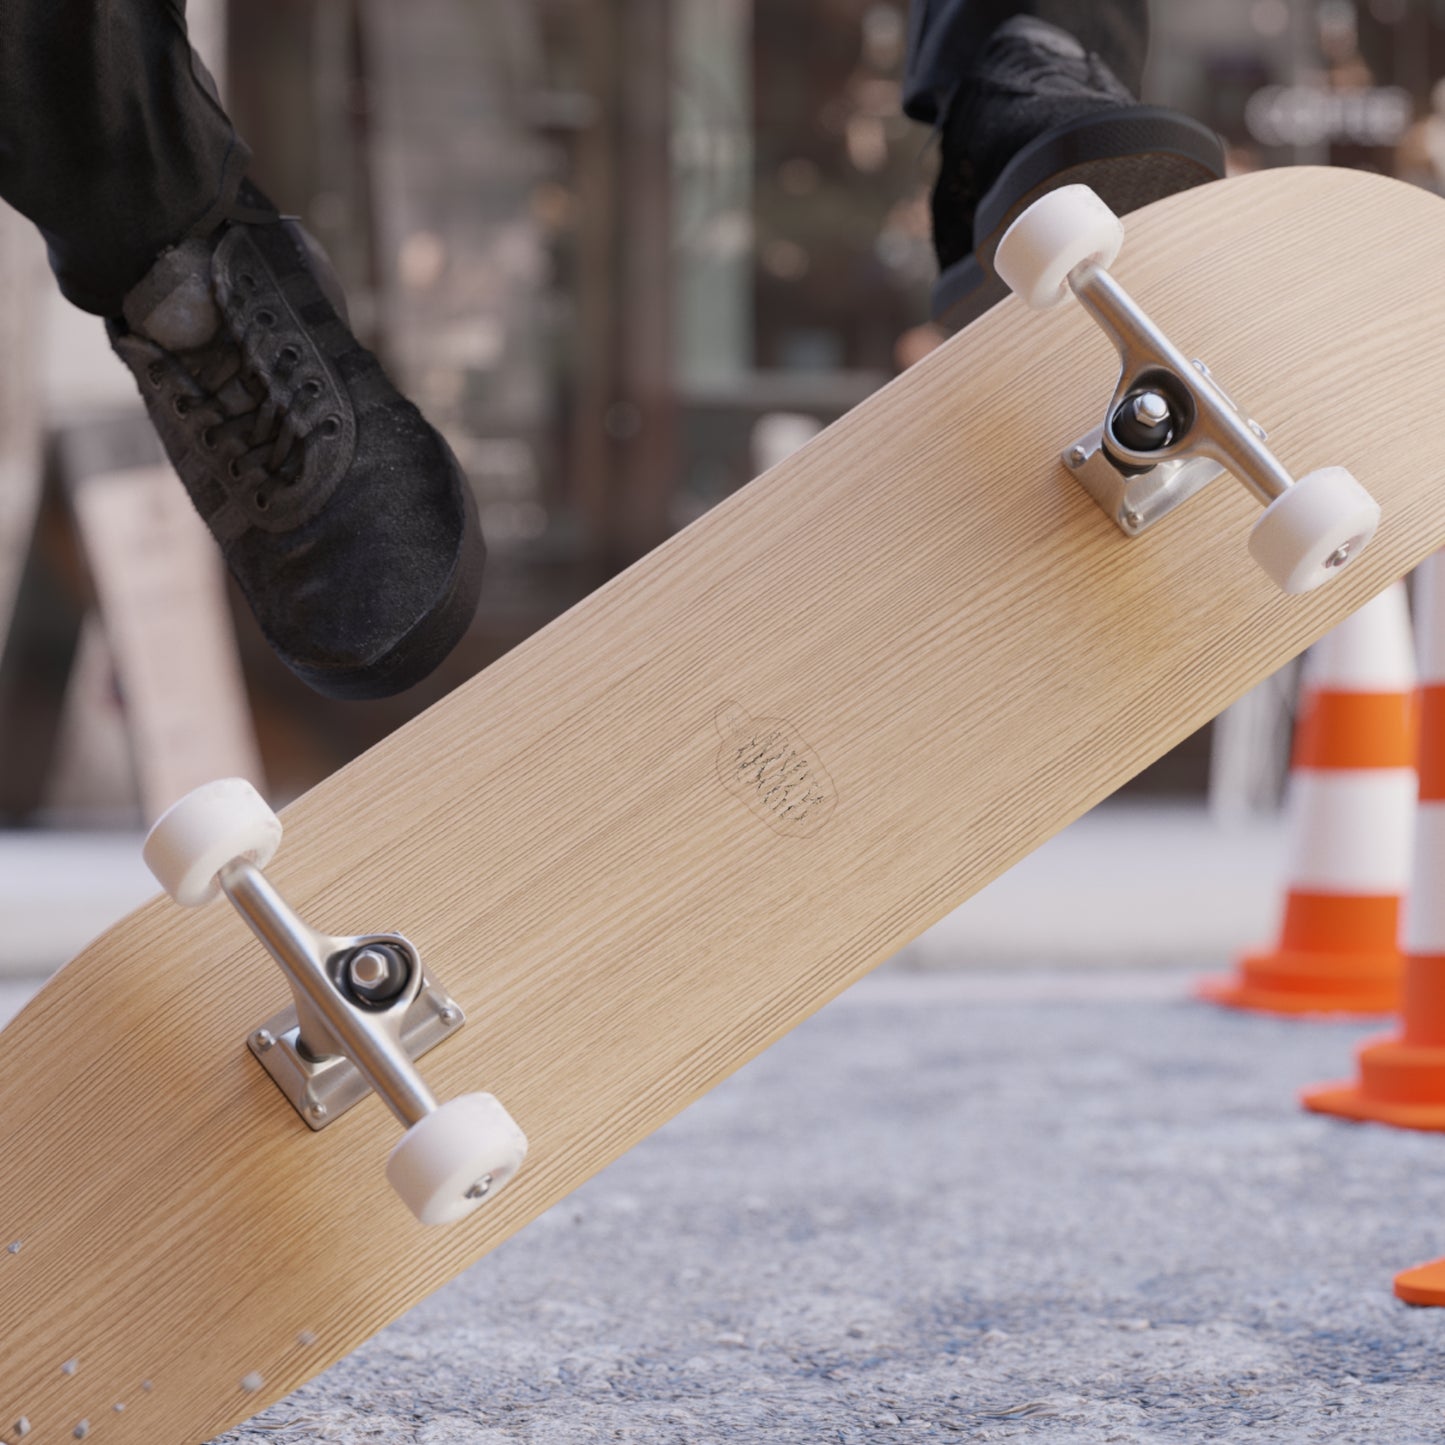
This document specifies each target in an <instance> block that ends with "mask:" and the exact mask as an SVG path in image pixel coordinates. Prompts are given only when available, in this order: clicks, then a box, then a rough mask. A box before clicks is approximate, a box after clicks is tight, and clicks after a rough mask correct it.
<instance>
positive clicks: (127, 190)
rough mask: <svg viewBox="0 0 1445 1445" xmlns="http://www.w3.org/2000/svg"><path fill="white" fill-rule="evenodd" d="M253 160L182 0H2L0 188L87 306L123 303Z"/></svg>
mask: <svg viewBox="0 0 1445 1445" xmlns="http://www.w3.org/2000/svg"><path fill="white" fill-rule="evenodd" d="M249 159H250V152H249V151H248V150H247V149H246V146H245V144H244V143H243V142H242V141H241V140H240V139H239V137H238V136H237V135H236V132H235V130H234V129H233V128H232V125H231V122H230V121H229V120H228V119H227V117H226V113H225V112H224V111H223V110H222V109H221V106H220V103H219V101H218V100H217V99H216V91H215V86H214V84H213V83H212V81H211V77H210V75H209V74H208V73H207V72H206V69H205V67H204V66H203V65H202V64H201V62H200V60H199V58H198V57H197V56H196V54H195V52H194V51H193V50H192V49H191V46H190V42H189V40H188V39H187V37H186V21H185V7H184V0H0V198H3V199H4V200H5V201H7V202H9V204H10V205H12V206H14V207H15V209H16V210H17V211H20V212H21V213H22V214H23V215H26V216H28V217H29V218H30V219H31V220H32V221H34V222H35V224H36V225H37V226H39V227H40V230H41V232H42V233H43V234H44V236H45V240H46V243H47V245H48V246H49V248H50V264H51V265H52V266H53V267H54V269H55V274H56V277H57V278H58V279H59V281H60V289H61V290H62V291H64V292H65V294H66V296H68V297H69V298H70V300H72V301H73V302H75V304H76V305H77V306H81V307H83V308H84V309H85V310H87V311H94V312H97V313H99V314H100V315H102V316H114V315H117V314H118V313H119V311H120V303H121V298H122V297H123V296H124V295H125V293H126V292H127V291H128V290H129V289H130V288H131V286H133V285H134V284H135V283H136V282H137V281H138V280H140V278H141V277H142V276H143V275H145V273H146V272H147V271H148V270H149V269H150V266H151V263H152V262H153V261H154V260H155V258H156V256H157V254H158V253H159V252H161V251H163V250H164V249H165V248H166V247H167V246H173V245H175V244H176V242H177V241H179V240H182V239H183V238H184V237H186V236H188V235H192V234H201V235H204V234H205V233H206V232H207V231H209V230H211V229H212V228H213V227H214V226H215V225H216V224H217V222H218V221H219V220H220V219H221V216H222V215H223V213H224V212H225V210H226V208H227V207H228V206H229V205H230V204H231V202H232V200H233V199H234V198H235V194H236V187H237V186H238V185H239V184H240V181H241V177H242V175H243V174H244V171H245V167H246V164H247V162H248V161H249Z"/></svg>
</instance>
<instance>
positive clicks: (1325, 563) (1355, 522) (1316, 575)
mask: <svg viewBox="0 0 1445 1445" xmlns="http://www.w3.org/2000/svg"><path fill="white" fill-rule="evenodd" d="M1379 525H1380V505H1379V503H1378V502H1376V501H1375V499H1374V498H1373V497H1372V496H1371V495H1370V494H1369V493H1368V492H1367V491H1366V490H1365V489H1364V488H1363V487H1362V486H1361V485H1360V484H1359V483H1358V482H1357V481H1356V480H1355V479H1354V477H1352V476H1351V475H1350V474H1349V472H1347V471H1346V470H1345V468H1344V467H1321V468H1320V469H1319V470H1318V471H1314V472H1309V473H1307V474H1306V475H1305V476H1303V477H1301V478H1300V479H1299V481H1297V482H1296V483H1295V484H1294V486H1292V487H1291V488H1290V489H1289V490H1288V491H1287V492H1285V493H1284V494H1283V495H1281V496H1278V497H1276V498H1275V499H1274V501H1272V502H1271V503H1270V504H1269V506H1267V507H1266V508H1265V509H1264V513H1263V515H1262V516H1261V517H1260V519H1259V520H1258V521H1257V522H1256V523H1255V524H1254V529H1253V530H1252V531H1251V532H1250V534H1249V550H1250V553H1251V555H1252V556H1253V557H1254V560H1255V561H1256V562H1258V563H1259V565H1260V566H1261V567H1262V568H1263V569H1264V570H1265V571H1266V572H1267V573H1268V574H1269V576H1270V579H1271V580H1272V581H1273V582H1274V584H1275V585H1276V586H1277V587H1279V588H1280V590H1281V591H1284V592H1308V591H1309V590H1310V589H1311V588H1313V587H1318V586H1319V585H1320V583H1321V582H1328V581H1329V580H1330V578H1331V577H1335V576H1337V575H1338V574H1339V573H1340V572H1341V571H1342V570H1343V569H1344V568H1345V567H1347V566H1348V565H1349V564H1350V563H1351V562H1353V561H1354V560H1355V558H1356V557H1358V556H1359V555H1360V553H1361V552H1363V551H1364V550H1365V547H1366V546H1367V545H1368V543H1369V540H1370V538H1371V537H1373V536H1374V535H1375V528H1376V527H1378V526H1379Z"/></svg>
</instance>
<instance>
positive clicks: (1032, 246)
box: [995, 185, 1380, 592]
mask: <svg viewBox="0 0 1445 1445" xmlns="http://www.w3.org/2000/svg"><path fill="white" fill-rule="evenodd" d="M1123 239H1124V228H1123V225H1122V224H1121V222H1120V221H1119V218H1118V217H1117V216H1116V215H1114V213H1113V212H1112V211H1111V210H1110V209H1109V208H1108V207H1107V206H1106V205H1105V204H1104V203H1103V201H1101V200H1100V199H1099V198H1098V196H1096V195H1095V194H1094V192H1093V191H1091V190H1090V189H1089V188H1088V187H1087V186H1080V185H1073V186H1062V187H1060V188H1059V189H1058V190H1055V191H1049V192H1048V193H1046V194H1045V195H1043V196H1042V197H1040V198H1039V199H1038V200H1037V201H1035V202H1034V203H1033V205H1031V206H1030V207H1029V208H1028V209H1027V210H1026V211H1024V212H1022V213H1021V214H1020V215H1019V216H1018V218H1017V219H1016V220H1015V221H1014V222H1013V224H1012V225H1011V226H1010V227H1009V228H1008V230H1007V231H1006V232H1005V233H1004V235H1003V238H1002V239H1001V240H1000V242H999V244H998V249H997V252H996V254H995V266H996V269H997V271H998V274H999V275H1000V276H1001V277H1002V278H1003V279H1004V280H1005V281H1006V282H1007V283H1008V284H1009V286H1010V287H1011V288H1012V289H1013V291H1014V292H1015V293H1016V294H1017V295H1018V296H1020V297H1021V298H1022V299H1023V301H1024V302H1025V303H1026V304H1028V305H1029V306H1031V307H1034V308H1035V309H1040V310H1042V309H1047V308H1049V307H1052V306H1055V305H1057V304H1058V303H1059V302H1060V301H1062V300H1064V299H1065V298H1066V297H1067V296H1068V295H1069V293H1070V292H1072V293H1073V295H1074V296H1075V297H1077V298H1078V301H1079V303H1080V304H1081V305H1082V306H1083V307H1084V309H1085V310H1086V311H1087V312H1088V313H1089V314H1090V316H1092V317H1093V318H1094V320H1095V321H1096V322H1097V323H1098V325H1099V327H1100V329H1101V330H1102V331H1103V332H1104V334H1105V335H1106V336H1108V338H1109V339H1110V340H1111V341H1112V342H1113V343H1114V345H1115V347H1116V348H1117V349H1118V352H1119V378H1118V381H1117V383H1116V384H1115V387H1114V395H1113V397H1112V399H1111V400H1110V402H1109V405H1108V408H1107V410H1106V411H1105V414H1104V420H1103V422H1102V423H1100V425H1098V426H1096V427H1095V428H1094V429H1093V430H1092V431H1090V432H1089V433H1088V434H1087V435H1085V436H1083V437H1081V438H1080V439H1079V440H1078V441H1076V442H1074V443H1073V444H1072V445H1071V446H1068V447H1066V448H1065V449H1064V452H1063V462H1064V465H1065V466H1066V467H1067V468H1068V469H1069V471H1070V472H1072V473H1073V475H1074V476H1075V478H1077V480H1078V481H1079V482H1080V484H1081V485H1082V486H1083V487H1084V489H1085V490H1086V491H1087V492H1088V493H1089V495H1090V496H1091V497H1093V499H1094V500H1095V502H1097V503H1098V504H1099V506H1100V507H1101V508H1102V509H1103V511H1104V512H1105V513H1106V515H1108V516H1109V517H1110V518H1111V519H1112V520H1113V522H1114V523H1115V525H1116V526H1117V527H1118V528H1119V529H1120V531H1122V532H1124V533H1125V535H1127V536H1130V537H1137V536H1138V535H1139V534H1140V533H1142V532H1144V531H1147V530H1148V528H1150V527H1151V526H1153V525H1154V523H1155V522H1157V521H1159V520H1160V518H1162V517H1164V516H1167V515H1168V514H1169V513H1170V512H1171V511H1173V510H1174V508H1175V507H1177V506H1179V505H1180V504H1181V503H1183V502H1185V501H1187V500H1188V499H1189V498H1190V497H1192V496H1193V495H1194V494H1195V493H1196V492H1198V491H1199V490H1200V489H1201V488H1203V487H1205V486H1207V485H1208V484H1209V483H1210V482H1212V481H1214V480H1215V478H1216V477H1219V476H1220V475H1222V474H1223V473H1224V472H1225V471H1229V472H1232V473H1233V474H1234V476H1235V477H1237V478H1238V479H1239V481H1240V482H1242V483H1243V484H1244V486H1245V487H1246V488H1247V489H1248V490H1249V491H1250V492H1251V493H1252V494H1253V495H1254V497H1255V498H1256V499H1257V500H1258V501H1259V502H1261V503H1262V504H1263V505H1264V509H1265V510H1264V513H1263V515H1262V516H1261V517H1260V518H1259V520H1258V521H1257V522H1256V523H1255V525H1254V528H1253V530H1252V531H1251V533H1250V537H1249V550H1250V552H1251V553H1252V554H1253V556H1254V559H1255V561H1256V562H1257V563H1258V564H1259V565H1260V566H1261V567H1262V568H1263V570H1264V571H1265V572H1266V573H1268V574H1269V576H1270V578H1271V579H1272V580H1273V581H1274V582H1275V583H1276V585H1277V586H1279V587H1280V588H1281V589H1282V590H1283V591H1285V592H1307V591H1309V590H1310V589H1311V588H1313V587H1317V586H1319V585H1320V583H1322V582H1326V581H1328V580H1329V579H1330V578H1331V577H1332V576H1335V575H1336V574H1337V573H1338V572H1339V571H1341V570H1342V569H1343V568H1344V567H1346V566H1348V565H1349V564H1350V563H1351V562H1353V561H1354V560H1355V558H1356V557H1358V556H1359V555H1360V553H1361V552H1362V551H1364V549H1365V546H1366V545H1367V544H1368V542H1369V540H1370V538H1371V537H1372V536H1374V533H1375V529H1376V527H1378V525H1379V521H1380V508H1379V506H1378V505H1377V504H1376V502H1375V500H1374V499H1373V498H1372V497H1371V496H1370V494H1369V493H1368V492H1367V491H1366V490H1365V489H1364V488H1363V487H1362V486H1361V485H1360V484H1359V483H1358V482H1357V481H1356V480H1355V479H1354V477H1352V476H1351V475H1350V473H1349V472H1348V471H1346V470H1345V468H1344V467H1321V468H1319V469H1317V470H1315V471H1312V472H1309V473H1307V474H1306V475H1305V476H1303V477H1301V478H1299V480H1298V481H1296V480H1295V478H1294V477H1292V476H1291V475H1290V473H1289V472H1288V471H1287V470H1286V469H1285V467H1284V466H1283V465H1282V464H1281V463H1280V461H1279V459H1278V458H1277V457H1276V456H1275V455H1274V453H1273V452H1271V451H1270V449H1269V448H1268V447H1267V446H1266V445H1265V440H1266V433H1265V431H1264V428H1263V427H1261V426H1260V425H1259V424H1258V423H1257V422H1255V421H1252V420H1250V419H1249V418H1248V417H1247V416H1245V415H1244V413H1243V412H1242V411H1241V410H1240V408H1239V407H1238V406H1237V405H1236V404H1235V402H1234V401H1233V399H1232V398H1231V397H1230V396H1229V395H1228V393H1227V392H1226V391H1225V390H1224V388H1223V387H1221V386H1220V385H1219V383H1218V382H1217V381H1216V380H1215V379H1214V377H1213V376H1212V375H1211V373H1210V370H1209V368H1208V367H1207V366H1206V365H1205V364H1204V363H1203V362H1202V361H1197V360H1196V361H1189V360H1186V358H1185V357H1184V355H1183V353H1182V352H1180V351H1179V350H1178V348H1177V347H1175V346H1174V344H1173V343H1172V342H1171V341H1170V340H1169V338H1168V337H1167V336H1165V335H1164V333H1163V332H1162V331H1160V330H1159V328H1158V327H1157V326H1155V324H1154V323H1153V322H1152V321H1151V320H1150V319H1149V317H1148V316H1147V315H1146V314H1145V313H1144V311H1143V310H1142V309H1141V308H1140V306H1139V305H1138V303H1137V302H1135V301H1134V299H1133V298H1132V297H1131V296H1130V295H1129V293H1128V292H1127V291H1125V289H1124V288H1123V286H1121V285H1120V284H1119V282H1118V281H1116V280H1115V279H1114V277H1113V276H1112V275H1111V274H1110V272H1109V269H1108V268H1109V265H1110V263H1111V262H1112V261H1113V260H1114V258H1115V256H1117V255H1118V253H1119V249H1120V247H1121V246H1122V244H1123Z"/></svg>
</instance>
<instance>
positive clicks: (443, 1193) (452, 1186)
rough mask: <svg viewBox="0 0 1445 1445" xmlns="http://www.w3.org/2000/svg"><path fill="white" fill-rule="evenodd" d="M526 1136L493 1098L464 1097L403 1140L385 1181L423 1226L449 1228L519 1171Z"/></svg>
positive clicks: (448, 1104)
mask: <svg viewBox="0 0 1445 1445" xmlns="http://www.w3.org/2000/svg"><path fill="white" fill-rule="evenodd" d="M526 1157H527V1136H526V1135H525V1134H524V1133H522V1131H521V1129H519V1128H518V1127H517V1123H516V1120H514V1119H513V1118H512V1116H511V1115H510V1114H509V1113H508V1112H507V1111H506V1110H505V1109H504V1108H503V1107H502V1105H501V1104H500V1103H499V1102H498V1100H497V1099H495V1098H494V1097H493V1096H492V1095H491V1094H462V1095H461V1096H460V1097H458V1098H455V1099H448V1100H447V1102H446V1103H445V1104H443V1105H441V1107H440V1108H438V1109H437V1111H436V1112H435V1113H434V1114H428V1115H427V1116H426V1118H425V1119H423V1120H422V1121H421V1122H420V1123H419V1124H413V1125H412V1126H411V1128H410V1129H408V1130H407V1131H406V1133H405V1134H403V1135H402V1136H401V1142H400V1143H399V1144H398V1145H397V1146H396V1148H395V1149H393V1150H392V1151H391V1158H390V1159H388V1160H387V1162H386V1177H387V1178H388V1179H389V1180H390V1181H391V1187H392V1188H393V1189H395V1190H396V1192H397V1193H398V1194H399V1195H401V1198H402V1201H403V1202H404V1203H405V1204H406V1206H407V1208H408V1209H410V1210H411V1212H412V1213H413V1214H414V1215H416V1217H417V1218H418V1219H419V1220H421V1222H422V1223H423V1224H450V1223H451V1222H452V1221H453V1220H454V1219H461V1218H462V1216H463V1215H467V1214H470V1213H471V1212H472V1210H474V1209H476V1208H477V1207H478V1206H480V1205H482V1204H484V1203H486V1201H487V1200H489V1199H493V1198H495V1197H496V1195H497V1194H498V1193H499V1192H500V1191H501V1190H502V1189H504V1188H505V1187H506V1185H507V1182H508V1181H509V1180H510V1179H511V1177H512V1176H513V1175H514V1174H515V1173H516V1172H517V1170H518V1169H520V1168H521V1167H522V1160H523V1159H525V1158H526Z"/></svg>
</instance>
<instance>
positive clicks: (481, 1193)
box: [467, 1174, 492, 1199]
mask: <svg viewBox="0 0 1445 1445" xmlns="http://www.w3.org/2000/svg"><path fill="white" fill-rule="evenodd" d="M491 1189H492V1176H491V1175H490V1174H484V1175H483V1176H482V1177H481V1178H480V1179H478V1180H477V1182H476V1183H475V1184H473V1185H472V1187H471V1188H470V1189H468V1190H467V1198H468V1199H485V1198H486V1197H487V1195H488V1194H489V1193H491Z"/></svg>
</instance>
